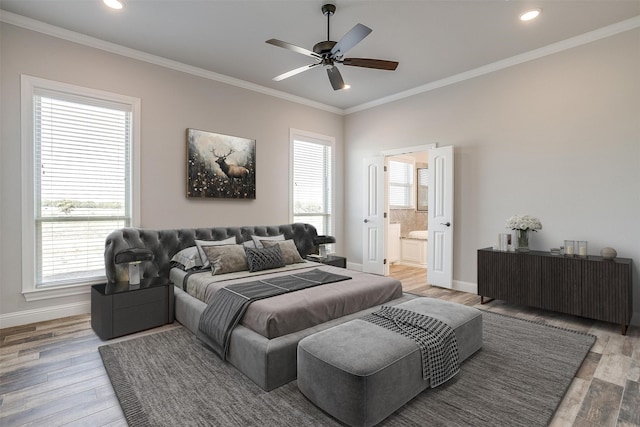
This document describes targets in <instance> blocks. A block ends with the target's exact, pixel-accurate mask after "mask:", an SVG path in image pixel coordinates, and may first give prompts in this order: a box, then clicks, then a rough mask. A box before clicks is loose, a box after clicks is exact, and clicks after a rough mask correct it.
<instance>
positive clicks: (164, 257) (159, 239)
mask: <svg viewBox="0 0 640 427" xmlns="http://www.w3.org/2000/svg"><path fill="white" fill-rule="evenodd" d="M279 234H284V238H285V239H293V241H294V243H295V244H296V246H297V248H298V251H299V252H300V255H302V256H303V257H304V256H306V255H309V254H311V253H314V252H315V251H316V249H317V248H316V247H315V246H314V245H313V238H314V237H316V236H317V235H318V233H317V231H316V229H315V227H314V226H313V225H310V224H302V223H295V224H285V225H277V226H264V227H215V228H182V229H175V230H152V229H144V228H122V229H119V230H115V231H113V232H112V233H111V234H109V235H108V236H107V241H106V244H105V250H104V266H105V270H106V274H107V281H108V282H109V283H112V282H118V281H121V280H126V277H127V274H128V273H127V271H128V270H127V269H128V266H127V265H126V264H120V265H117V264H115V262H114V261H115V255H116V254H117V253H118V252H120V251H121V250H123V249H128V248H147V249H151V251H152V252H153V255H154V259H153V261H148V262H143V263H142V264H141V266H140V268H141V271H140V277H141V278H153V277H167V278H168V277H169V270H170V269H171V267H170V265H169V264H170V261H171V258H172V257H173V256H174V255H175V254H176V253H178V252H179V251H181V250H182V249H184V248H188V247H189V246H194V245H195V244H196V239H198V240H224V239H227V238H229V237H232V236H235V238H236V243H242V242H245V241H248V240H251V236H252V235H256V236H277V235H279Z"/></svg>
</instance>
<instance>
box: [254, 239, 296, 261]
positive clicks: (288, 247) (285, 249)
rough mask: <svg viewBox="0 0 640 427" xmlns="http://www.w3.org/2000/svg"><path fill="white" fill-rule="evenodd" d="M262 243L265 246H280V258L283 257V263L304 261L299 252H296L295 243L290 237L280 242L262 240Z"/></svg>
mask: <svg viewBox="0 0 640 427" xmlns="http://www.w3.org/2000/svg"><path fill="white" fill-rule="evenodd" d="M262 244H263V245H264V247H265V248H271V247H273V246H280V251H282V258H283V259H284V262H285V264H296V263H298V262H304V260H303V259H302V257H301V256H300V252H298V248H297V247H296V244H295V243H294V242H293V240H291V239H289V240H284V241H282V242H274V241H268V240H263V241H262Z"/></svg>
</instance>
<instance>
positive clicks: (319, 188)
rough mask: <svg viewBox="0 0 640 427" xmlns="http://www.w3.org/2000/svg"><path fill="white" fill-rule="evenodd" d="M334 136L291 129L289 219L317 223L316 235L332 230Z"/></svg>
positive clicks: (328, 232) (326, 233) (325, 233)
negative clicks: (290, 205) (290, 202)
mask: <svg viewBox="0 0 640 427" xmlns="http://www.w3.org/2000/svg"><path fill="white" fill-rule="evenodd" d="M334 144H335V139H334V138H331V137H327V136H322V135H315V134H311V133H308V132H303V131H296V130H292V131H291V151H292V155H291V159H292V160H291V161H292V165H291V166H292V167H291V171H292V172H291V173H292V179H291V182H292V189H291V192H292V196H291V201H292V209H291V211H292V217H293V218H292V219H293V222H305V223H308V224H312V225H313V226H314V227H316V230H317V231H318V234H319V235H331V233H332V231H333V223H332V221H333V217H332V215H331V213H332V205H333V201H332V198H333V182H332V177H333V146H334Z"/></svg>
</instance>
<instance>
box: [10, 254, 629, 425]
mask: <svg viewBox="0 0 640 427" xmlns="http://www.w3.org/2000/svg"><path fill="white" fill-rule="evenodd" d="M392 275H393V276H394V277H397V278H398V279H399V280H401V281H402V283H403V288H404V289H405V290H406V291H408V292H412V293H418V294H421V295H426V296H430V297H434V298H441V299H445V300H449V301H455V302H458V303H461V304H466V305H470V306H477V307H480V308H482V309H485V310H490V311H495V312H500V313H505V314H509V315H511V316H515V317H520V318H524V319H530V320H535V321H539V322H545V323H548V324H551V325H555V326H559V327H565V328H570V329H574V330H580V331H584V332H589V333H591V334H593V335H596V336H597V338H598V339H597V342H596V343H595V344H594V346H593V348H592V349H591V352H590V353H589V355H588V356H587V358H586V360H585V362H584V364H583V366H582V368H581V369H580V371H579V372H578V374H577V375H576V377H575V379H574V380H573V383H572V384H571V386H570V387H569V390H568V391H567V394H566V395H565V397H564V400H563V401H562V403H561V405H560V407H559V408H558V411H557V412H556V416H555V418H554V419H553V421H552V423H551V425H552V426H571V425H575V426H616V425H617V426H640V410H639V408H640V328H638V327H637V326H634V327H630V328H629V331H628V333H627V336H622V335H620V333H619V327H618V325H613V324H608V323H603V322H596V321H591V320H588V319H583V318H579V317H574V316H567V315H561V314H558V313H553V312H549V311H544V310H536V309H531V308H528V307H523V306H518V305H514V304H508V303H505V302H502V301H493V302H491V303H489V304H485V305H482V306H480V297H478V296H477V295H473V294H468V293H463V292H457V291H452V290H448V289H442V288H437V287H432V286H429V285H426V272H425V270H423V269H422V270H421V269H414V268H410V267H402V266H399V267H395V266H392ZM178 326H179V324H178V323H174V324H173V325H165V326H163V327H161V328H156V329H152V330H149V331H145V332H141V333H138V334H133V335H129V336H127V337H123V338H120V339H116V340H111V341H108V342H109V343H111V342H115V341H119V340H125V339H132V338H136V337H138V336H141V335H145V334H150V333H156V332H159V331H164V330H168V329H172V328H175V327H178ZM0 344H1V347H0V426H2V427H12V426H47V427H48V426H126V425H127V424H126V421H125V419H124V415H123V414H122V410H121V409H120V405H119V403H118V401H117V399H116V397H115V395H114V392H113V388H112V387H111V383H110V382H109V378H108V377H107V374H106V371H105V369H104V366H103V365H102V360H101V358H100V355H99V354H98V347H99V346H101V345H104V344H105V342H104V341H101V340H100V339H99V338H98V337H97V336H96V335H95V334H94V332H93V330H92V329H91V325H90V316H89V315H81V316H73V317H67V318H64V319H57V320H53V321H49V322H41V323H36V324H31V325H25V326H18V327H14V328H7V329H2V330H0Z"/></svg>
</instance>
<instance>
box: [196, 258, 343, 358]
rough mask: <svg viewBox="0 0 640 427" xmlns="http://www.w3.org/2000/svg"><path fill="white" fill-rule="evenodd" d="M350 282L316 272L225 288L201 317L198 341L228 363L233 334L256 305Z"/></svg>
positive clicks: (315, 270)
mask: <svg viewBox="0 0 640 427" xmlns="http://www.w3.org/2000/svg"><path fill="white" fill-rule="evenodd" d="M348 279H351V277H348V276H342V275H339V274H333V273H329V272H327V271H324V270H320V269H317V268H316V269H313V270H310V271H305V272H303V273H295V274H289V275H287V276H279V277H272V278H268V279H263V280H256V281H251V282H246V283H238V284H235V285H229V286H225V287H224V288H222V289H220V290H219V291H218V292H216V293H215V294H214V295H213V298H212V299H211V301H210V302H209V305H207V307H206V308H205V309H204V312H203V313H202V316H200V324H199V325H198V333H197V337H198V339H200V340H201V341H203V342H204V343H205V344H207V345H208V346H209V347H211V349H212V350H213V351H214V352H216V353H217V354H218V356H220V358H222V360H226V359H227V352H228V351H229V341H230V340H231V332H232V331H233V329H234V328H235V327H236V326H237V325H238V323H240V321H241V320H242V317H243V316H244V313H245V312H246V311H247V308H248V307H249V304H251V303H252V302H253V301H256V300H259V299H263V298H269V297H273V296H276V295H282V294H285V293H287V292H293V291H299V290H301V289H306V288H311V287H313V286H318V285H325V284H328V283H335V282H340V281H342V280H348Z"/></svg>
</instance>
